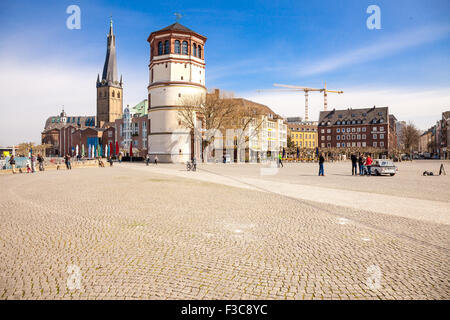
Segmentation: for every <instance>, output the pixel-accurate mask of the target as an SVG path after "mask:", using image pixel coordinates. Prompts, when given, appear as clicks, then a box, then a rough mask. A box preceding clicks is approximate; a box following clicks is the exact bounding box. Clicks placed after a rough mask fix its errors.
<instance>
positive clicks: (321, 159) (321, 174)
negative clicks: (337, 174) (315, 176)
mask: <svg viewBox="0 0 450 320" xmlns="http://www.w3.org/2000/svg"><path fill="white" fill-rule="evenodd" d="M324 162H325V158H324V157H323V152H322V153H321V154H320V157H319V176H324V175H325V174H324V170H323V163H324Z"/></svg>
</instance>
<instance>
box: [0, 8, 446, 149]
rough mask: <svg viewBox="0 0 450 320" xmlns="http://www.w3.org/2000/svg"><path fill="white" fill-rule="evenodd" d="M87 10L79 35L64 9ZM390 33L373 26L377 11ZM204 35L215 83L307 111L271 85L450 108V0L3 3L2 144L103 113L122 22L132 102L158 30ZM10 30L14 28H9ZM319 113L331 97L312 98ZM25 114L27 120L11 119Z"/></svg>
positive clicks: (422, 118)
mask: <svg viewBox="0 0 450 320" xmlns="http://www.w3.org/2000/svg"><path fill="white" fill-rule="evenodd" d="M71 4H76V5H78V6H79V7H80V9H81V29H80V30H69V29H67V28H66V19H67V17H68V16H69V15H68V14H67V13H66V8H67V7H68V6H69V5H71ZM372 4H375V5H378V6H379V7H380V9H381V27H382V28H381V30H369V29H367V27H366V20H367V18H368V17H369V14H367V13H366V9H367V7H368V6H369V5H372ZM174 12H180V13H181V14H183V18H182V19H181V21H180V23H182V24H183V25H185V26H187V27H189V28H191V29H193V30H195V31H196V32H198V33H201V34H203V35H205V36H206V37H207V38H208V40H207V42H206V46H205V57H206V63H207V66H206V85H207V87H208V88H220V89H223V90H226V91H232V92H234V93H235V95H236V96H242V97H246V98H249V99H252V100H255V101H258V102H262V103H265V104H267V105H269V106H270V107H271V108H272V109H273V110H274V111H275V112H277V113H279V114H282V115H285V116H295V115H300V116H303V112H304V98H303V95H302V94H297V93H291V94H286V93H277V92H266V93H257V92H256V90H257V89H270V88H272V84H273V83H286V84H295V85H300V86H308V87H322V86H323V83H324V82H325V81H326V82H327V85H328V88H330V89H337V90H343V91H344V94H343V95H339V96H337V95H331V94H330V96H329V105H331V107H336V108H346V107H354V108H357V107H367V106H372V105H383V106H384V105H388V106H389V107H390V111H391V112H392V113H394V114H395V115H396V116H397V118H399V119H402V120H412V121H413V122H415V123H416V124H417V125H418V126H419V127H420V128H422V129H425V128H427V127H429V126H431V125H432V124H434V123H435V121H436V120H437V119H438V118H439V117H440V113H441V112H442V111H445V110H449V109H450V103H449V102H450V101H449V100H450V22H449V21H450V19H449V17H450V1H448V0H430V1H414V0H408V1H400V0H395V1H375V0H372V1H365V0H354V1H353V0H340V1H339V0H334V1H332V0H330V1H300V0H297V1H207V2H205V1H170V2H163V3H162V2H160V1H148V0H147V1H39V2H37V1H21V0H16V1H2V2H1V3H0V29H1V30H3V32H2V38H1V39H0V67H1V68H2V70H3V71H2V74H1V75H0V86H1V87H2V92H3V96H4V98H3V99H2V100H3V101H2V103H1V104H0V108H1V111H2V114H3V116H2V120H1V126H0V145H5V144H11V143H18V142H21V141H24V140H31V141H35V142H39V140H40V132H41V131H42V129H43V124H44V121H45V119H46V118H47V117H48V116H51V115H54V114H56V113H58V112H59V111H60V109H61V106H62V105H64V106H65V109H66V111H67V112H68V113H69V115H70V114H71V115H94V114H95V96H96V95H95V80H96V77H97V73H101V71H102V67H103V62H104V58H105V52H106V47H105V44H106V33H107V31H108V24H109V16H110V15H112V16H113V20H114V30H115V34H116V42H117V57H118V68H119V74H123V79H124V83H125V87H124V103H125V104H130V105H134V104H136V103H138V102H139V101H140V100H142V99H144V98H145V97H146V95H147V92H146V87H147V84H148V62H149V46H148V43H147V42H146V39H147V37H148V35H149V34H150V33H151V32H152V31H155V30H158V29H161V28H163V27H165V26H167V25H169V24H172V23H173V22H174V21H175V16H174ZM5 31H7V32H5ZM310 101H311V108H310V109H311V111H310V114H311V116H310V117H311V118H312V119H313V120H314V119H317V117H318V113H319V111H320V110H321V108H322V105H323V102H322V97H321V96H320V95H318V94H316V95H314V94H312V96H311V98H310ZM11 118H15V119H17V118H21V119H23V121H21V122H17V121H13V122H11V121H9V119H11Z"/></svg>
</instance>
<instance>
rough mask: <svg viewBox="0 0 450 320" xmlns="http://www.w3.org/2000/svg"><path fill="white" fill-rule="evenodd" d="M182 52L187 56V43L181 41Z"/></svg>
mask: <svg viewBox="0 0 450 320" xmlns="http://www.w3.org/2000/svg"><path fill="white" fill-rule="evenodd" d="M182 52H183V54H189V51H188V43H187V41H183V46H182Z"/></svg>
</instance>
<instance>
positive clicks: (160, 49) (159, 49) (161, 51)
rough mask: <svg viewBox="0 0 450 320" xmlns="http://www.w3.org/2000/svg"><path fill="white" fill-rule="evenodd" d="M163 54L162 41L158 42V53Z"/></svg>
mask: <svg viewBox="0 0 450 320" xmlns="http://www.w3.org/2000/svg"><path fill="white" fill-rule="evenodd" d="M162 54H163V44H162V42H161V41H160V42H158V55H162Z"/></svg>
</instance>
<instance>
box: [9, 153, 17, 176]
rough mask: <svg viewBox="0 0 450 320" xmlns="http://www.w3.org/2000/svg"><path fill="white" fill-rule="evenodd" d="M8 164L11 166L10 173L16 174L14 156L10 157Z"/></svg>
mask: <svg viewBox="0 0 450 320" xmlns="http://www.w3.org/2000/svg"><path fill="white" fill-rule="evenodd" d="M9 164H10V165H11V169H12V173H14V174H15V173H16V159H15V158H14V156H11V158H10V159H9Z"/></svg>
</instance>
